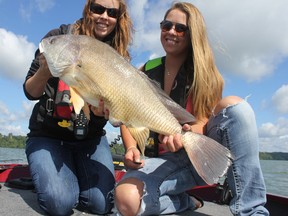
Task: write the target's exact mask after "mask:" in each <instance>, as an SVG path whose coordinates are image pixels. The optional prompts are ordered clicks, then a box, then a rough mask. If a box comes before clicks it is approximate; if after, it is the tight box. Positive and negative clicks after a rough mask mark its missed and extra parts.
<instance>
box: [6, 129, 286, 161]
mask: <svg viewBox="0 0 288 216" xmlns="http://www.w3.org/2000/svg"><path fill="white" fill-rule="evenodd" d="M26 138H27V137H26V136H15V135H13V134H9V135H7V136H6V135H2V134H1V133H0V147H2V148H19V149H24V148H25V142H26ZM114 147H117V151H116V152H124V151H121V149H120V148H121V147H120V145H117V146H114ZM114 147H112V148H114ZM112 153H113V150H112ZM259 158H260V160H288V152H287V153H286V152H259Z"/></svg>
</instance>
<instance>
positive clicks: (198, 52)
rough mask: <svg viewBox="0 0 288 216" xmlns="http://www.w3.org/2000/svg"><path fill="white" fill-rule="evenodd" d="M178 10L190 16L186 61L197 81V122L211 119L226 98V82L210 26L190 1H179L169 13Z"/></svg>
mask: <svg viewBox="0 0 288 216" xmlns="http://www.w3.org/2000/svg"><path fill="white" fill-rule="evenodd" d="M174 9H178V10H180V11H182V12H184V13H185V14H186V15H187V25H188V28H189V34H190V39H191V48H190V50H191V53H192V55H190V54H189V55H188V57H187V59H186V63H187V64H188V65H189V66H188V68H189V69H188V70H189V71H188V73H193V68H194V79H193V83H192V85H191V87H190V89H189V95H188V97H190V99H191V102H192V110H193V115H194V116H195V117H196V118H197V119H200V120H201V119H203V118H209V117H210V116H211V114H212V109H213V108H214V107H215V106H216V104H217V103H218V101H219V100H220V99H221V98H222V91H223V86H224V80H223V78H222V76H221V74H220V73H219V71H218V69H217V67H216V64H215V60H214V55H213V52H212V49H211V47H210V45H209V41H208V37H207V33H206V26H205V21H204V18H203V16H202V15H201V13H200V11H199V10H198V9H197V8H196V7H195V6H194V5H192V4H190V3H187V2H177V3H174V4H173V5H172V7H171V8H170V9H169V10H168V11H167V12H166V14H165V18H166V17H167V15H168V14H169V12H170V11H171V10H174ZM193 63H194V65H193Z"/></svg>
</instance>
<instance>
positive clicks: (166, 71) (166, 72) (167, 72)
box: [165, 67, 170, 76]
mask: <svg viewBox="0 0 288 216" xmlns="http://www.w3.org/2000/svg"><path fill="white" fill-rule="evenodd" d="M165 74H167V75H168V76H170V71H169V70H168V69H167V67H165Z"/></svg>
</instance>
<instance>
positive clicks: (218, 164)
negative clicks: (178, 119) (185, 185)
mask: <svg viewBox="0 0 288 216" xmlns="http://www.w3.org/2000/svg"><path fill="white" fill-rule="evenodd" d="M182 142H183V145H184V148H185V150H186V152H187V155H188V157H189V159H190V161H191V162H192V164H193V166H194V167H195V169H196V171H197V173H198V174H199V176H200V177H201V178H202V179H203V180H204V181H205V182H206V183H207V184H215V183H217V182H218V180H219V178H220V177H222V176H223V175H224V174H225V173H226V172H227V170H228V168H229V166H230V165H231V163H232V158H233V157H232V154H231V152H230V151H229V149H227V148H225V147H224V146H222V145H221V144H219V143H218V142H216V141H215V140H213V139H211V138H209V137H207V136H204V135H201V134H197V133H192V132H186V133H184V134H183V137H182Z"/></svg>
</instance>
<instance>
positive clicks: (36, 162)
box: [26, 136, 115, 215]
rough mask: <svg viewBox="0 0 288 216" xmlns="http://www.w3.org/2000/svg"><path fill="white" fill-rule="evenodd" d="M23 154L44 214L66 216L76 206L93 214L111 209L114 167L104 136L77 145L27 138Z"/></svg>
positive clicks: (79, 142)
mask: <svg viewBox="0 0 288 216" xmlns="http://www.w3.org/2000/svg"><path fill="white" fill-rule="evenodd" d="M26 155H27V159H28V163H29V167H30V172H31V175H32V179H33V183H34V185H35V188H36V191H37V196H38V202H39V205H40V207H41V208H42V209H43V210H44V211H45V212H48V213H49V214H50V215H70V214H71V212H72V209H73V208H75V207H76V206H77V205H78V203H80V204H81V205H82V206H83V207H84V208H86V209H88V210H90V211H92V212H93V213H96V214H105V213H107V212H109V211H110V210H111V208H112V205H113V203H112V199H113V194H112V191H113V189H114V186H115V178H114V165H113V160H112V156H111V152H110V148H109V144H108V141H107V138H106V137H105V136H102V137H98V138H95V139H92V140H84V141H77V142H64V141H61V140H57V139H51V138H47V137H31V138H28V140H27V142H26Z"/></svg>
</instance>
